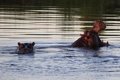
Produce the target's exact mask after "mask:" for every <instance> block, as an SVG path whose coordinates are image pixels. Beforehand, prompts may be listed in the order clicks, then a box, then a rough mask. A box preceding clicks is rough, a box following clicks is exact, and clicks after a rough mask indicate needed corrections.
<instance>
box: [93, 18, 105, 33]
mask: <svg viewBox="0 0 120 80" xmlns="http://www.w3.org/2000/svg"><path fill="white" fill-rule="evenodd" d="M105 28H106V25H105V23H104V22H103V21H101V20H96V21H95V22H94V23H93V28H92V30H93V31H95V32H97V33H98V32H100V31H102V30H104V29H105Z"/></svg>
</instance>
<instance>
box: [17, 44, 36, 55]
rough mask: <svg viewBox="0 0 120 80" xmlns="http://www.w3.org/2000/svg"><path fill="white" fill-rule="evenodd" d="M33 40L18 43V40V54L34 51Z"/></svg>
mask: <svg viewBox="0 0 120 80" xmlns="http://www.w3.org/2000/svg"><path fill="white" fill-rule="evenodd" d="M34 45H35V42H32V43H20V42H18V49H17V50H18V51H17V52H18V54H27V53H32V52H33V51H34Z"/></svg>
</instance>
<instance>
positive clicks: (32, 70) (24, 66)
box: [0, 6, 120, 80]
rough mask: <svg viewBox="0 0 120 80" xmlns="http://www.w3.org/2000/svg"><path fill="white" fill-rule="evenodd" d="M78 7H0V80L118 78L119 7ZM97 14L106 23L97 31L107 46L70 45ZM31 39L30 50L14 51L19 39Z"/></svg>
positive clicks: (26, 40)
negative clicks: (107, 9)
mask: <svg viewBox="0 0 120 80" xmlns="http://www.w3.org/2000/svg"><path fill="white" fill-rule="evenodd" d="M26 8H27V9H26ZM93 12H94V11H93ZM80 13H82V12H81V8H63V7H58V6H42V7H38V6H27V7H25V8H23V7H20V6H19V7H18V6H17V7H14V6H13V7H8V6H2V7H0V80H26V79H27V80H80V79H83V80H119V78H120V15H119V14H120V8H116V9H114V11H112V12H111V13H102V14H98V13H94V14H92V13H91V14H80ZM97 19H102V20H103V21H104V22H105V23H106V25H107V28H106V30H105V31H103V32H101V33H100V37H101V39H103V40H104V41H108V42H109V43H110V46H109V47H102V48H100V49H99V50H96V51H94V50H86V49H77V48H71V47H69V46H70V45H71V44H72V42H74V41H75V40H76V39H77V38H79V37H80V35H79V34H80V33H83V31H84V30H86V29H89V28H91V27H92V23H93V22H94V20H97ZM33 41H34V42H35V43H36V44H35V52H34V54H32V55H18V54H16V47H17V43H18V42H33ZM94 55H97V56H98V57H94Z"/></svg>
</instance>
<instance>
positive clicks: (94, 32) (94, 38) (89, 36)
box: [71, 20, 109, 49]
mask: <svg viewBox="0 0 120 80" xmlns="http://www.w3.org/2000/svg"><path fill="white" fill-rule="evenodd" d="M105 28H106V25H105V23H104V22H103V21H101V20H97V21H95V22H94V24H93V28H92V29H90V30H87V31H84V33H83V34H81V37H80V38H78V39H77V40H76V41H75V42H73V44H72V45H71V46H72V47H87V48H92V49H95V48H99V47H103V46H108V45H109V43H108V42H106V43H105V42H103V41H102V40H101V39H100V37H99V34H98V33H99V32H100V31H102V30H105Z"/></svg>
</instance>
